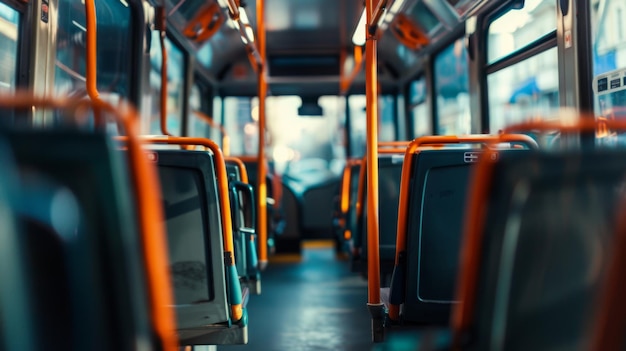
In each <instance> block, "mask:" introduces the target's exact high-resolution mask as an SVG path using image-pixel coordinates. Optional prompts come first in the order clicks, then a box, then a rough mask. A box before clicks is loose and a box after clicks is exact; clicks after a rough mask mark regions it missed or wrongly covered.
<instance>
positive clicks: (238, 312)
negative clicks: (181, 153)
mask: <svg viewBox="0 0 626 351" xmlns="http://www.w3.org/2000/svg"><path fill="white" fill-rule="evenodd" d="M141 140H142V141H143V142H145V143H151V144H167V145H181V146H202V147H205V148H207V149H209V150H211V152H213V155H214V156H215V164H216V173H217V182H218V189H217V191H218V192H219V196H220V199H219V201H220V216H221V219H222V236H223V239H224V256H230V257H232V260H231V261H230V265H231V266H235V255H234V251H235V250H234V244H233V224H232V216H231V212H230V198H229V194H228V174H227V172H226V163H225V161H224V155H223V154H222V150H220V148H219V146H218V145H217V144H216V143H215V142H214V141H213V140H211V139H206V138H192V137H174V136H164V137H142V138H141ZM231 310H232V314H233V319H234V320H235V321H238V320H240V319H241V317H242V315H243V310H242V306H241V304H233V305H231Z"/></svg>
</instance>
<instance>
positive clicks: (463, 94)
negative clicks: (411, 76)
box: [435, 39, 471, 135]
mask: <svg viewBox="0 0 626 351" xmlns="http://www.w3.org/2000/svg"><path fill="white" fill-rule="evenodd" d="M463 43H464V42H463V39H458V40H457V41H455V42H454V43H452V45H450V46H448V47H447V48H446V49H444V50H443V51H442V52H441V53H439V54H438V55H437V57H435V89H436V93H437V132H438V134H442V135H458V134H469V133H470V131H471V116H470V106H469V73H468V65H467V50H465V46H464V44H463Z"/></svg>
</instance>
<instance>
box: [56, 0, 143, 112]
mask: <svg viewBox="0 0 626 351" xmlns="http://www.w3.org/2000/svg"><path fill="white" fill-rule="evenodd" d="M58 9H59V18H58V21H59V23H58V30H57V44H56V45H57V52H56V69H55V76H54V77H55V78H54V85H55V93H56V94H58V95H66V94H79V95H86V94H87V93H86V88H85V73H86V53H85V50H86V39H85V37H86V21H85V6H84V5H83V4H82V3H81V2H80V1H79V2H77V1H74V0H60V1H59V4H58ZM130 11H131V10H130V8H129V7H128V4H126V3H125V2H123V1H122V2H120V1H118V0H103V1H96V13H97V15H98V27H97V33H98V34H97V35H98V37H97V40H98V51H97V79H98V84H97V87H98V91H99V92H100V94H101V95H102V97H103V98H107V97H111V99H112V100H113V101H115V99H117V98H119V97H123V98H126V99H128V98H129V97H130V81H131V79H130V77H131V75H130V71H131V62H132V60H131V57H132V52H131V47H132V45H131V38H132V32H131V25H130V24H131V12H130Z"/></svg>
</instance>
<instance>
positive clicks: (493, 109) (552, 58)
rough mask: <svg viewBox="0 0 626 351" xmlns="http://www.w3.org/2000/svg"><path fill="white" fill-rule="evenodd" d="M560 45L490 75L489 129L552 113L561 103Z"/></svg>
mask: <svg viewBox="0 0 626 351" xmlns="http://www.w3.org/2000/svg"><path fill="white" fill-rule="evenodd" d="M557 55H558V52H557V48H556V47H555V48H552V49H550V50H548V51H545V52H543V53H541V54H539V55H536V56H533V57H531V58H529V59H526V60H524V61H522V62H519V63H517V64H515V65H513V66H510V67H507V68H505V69H502V70H499V71H497V72H495V73H493V74H490V75H489V76H488V77H487V82H488V84H489V131H490V132H491V133H495V132H497V131H498V130H501V129H502V128H504V127H506V126H507V125H510V124H514V123H519V122H522V121H525V120H529V119H540V118H545V117H547V116H549V115H551V113H552V112H554V111H555V109H557V108H558V106H559V71H558V57H557Z"/></svg>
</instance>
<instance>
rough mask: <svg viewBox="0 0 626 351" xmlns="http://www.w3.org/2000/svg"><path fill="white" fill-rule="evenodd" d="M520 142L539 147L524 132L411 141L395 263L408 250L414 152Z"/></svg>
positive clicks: (393, 311)
mask: <svg viewBox="0 0 626 351" xmlns="http://www.w3.org/2000/svg"><path fill="white" fill-rule="evenodd" d="M499 142H518V143H524V144H526V145H527V146H528V147H529V148H532V149H536V148H538V146H537V143H536V142H535V141H534V140H533V139H532V138H531V137H529V136H527V135H523V134H503V135H496V136H494V135H462V136H456V135H432V136H423V137H420V138H417V139H415V140H413V141H411V142H410V144H409V146H408V147H407V148H406V152H405V153H404V163H403V165H402V176H401V179H400V196H399V199H398V226H397V228H396V259H395V261H396V262H395V264H396V265H398V264H400V254H401V253H402V252H404V251H406V235H407V232H406V231H407V226H408V213H407V210H408V206H409V190H410V189H409V186H410V177H411V169H412V168H413V157H412V156H413V154H414V153H416V152H419V150H420V148H423V147H424V146H442V145H447V144H462V143H494V144H495V143H499ZM389 317H390V318H392V319H394V320H397V319H398V318H399V307H398V306H397V305H391V306H390V309H389Z"/></svg>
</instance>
